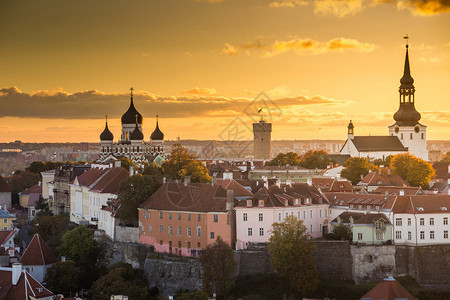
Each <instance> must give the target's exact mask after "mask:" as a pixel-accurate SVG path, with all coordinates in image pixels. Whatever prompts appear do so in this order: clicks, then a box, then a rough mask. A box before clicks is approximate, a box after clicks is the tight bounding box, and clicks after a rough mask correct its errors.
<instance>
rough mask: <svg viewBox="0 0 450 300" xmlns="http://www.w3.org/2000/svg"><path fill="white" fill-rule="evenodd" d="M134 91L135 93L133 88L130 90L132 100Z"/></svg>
mask: <svg viewBox="0 0 450 300" xmlns="http://www.w3.org/2000/svg"><path fill="white" fill-rule="evenodd" d="M133 91H134V89H133V87H131V88H130V95H131V98H133Z"/></svg>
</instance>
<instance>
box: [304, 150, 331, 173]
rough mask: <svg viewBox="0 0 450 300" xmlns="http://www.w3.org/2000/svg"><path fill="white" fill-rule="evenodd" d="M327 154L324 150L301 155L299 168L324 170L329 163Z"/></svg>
mask: <svg viewBox="0 0 450 300" xmlns="http://www.w3.org/2000/svg"><path fill="white" fill-rule="evenodd" d="M325 155H328V153H327V152H326V151H324V150H315V151H313V150H310V151H308V152H306V153H305V154H303V155H302V157H301V159H300V166H302V167H303V168H307V169H326V168H327V167H328V165H329V164H330V162H332V161H331V160H330V159H329V158H328V157H325Z"/></svg>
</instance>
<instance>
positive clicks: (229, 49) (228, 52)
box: [221, 43, 238, 56]
mask: <svg viewBox="0 0 450 300" xmlns="http://www.w3.org/2000/svg"><path fill="white" fill-rule="evenodd" d="M221 52H222V54H226V55H231V56H234V55H238V52H237V50H236V48H234V46H232V45H230V44H228V43H225V45H224V47H223V48H222V50H221Z"/></svg>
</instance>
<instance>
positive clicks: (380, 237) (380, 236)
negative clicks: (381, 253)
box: [377, 232, 384, 241]
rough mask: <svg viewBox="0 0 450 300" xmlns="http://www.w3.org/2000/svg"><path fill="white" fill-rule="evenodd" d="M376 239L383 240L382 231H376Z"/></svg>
mask: <svg viewBox="0 0 450 300" xmlns="http://www.w3.org/2000/svg"><path fill="white" fill-rule="evenodd" d="M377 240H378V241H382V240H384V232H377Z"/></svg>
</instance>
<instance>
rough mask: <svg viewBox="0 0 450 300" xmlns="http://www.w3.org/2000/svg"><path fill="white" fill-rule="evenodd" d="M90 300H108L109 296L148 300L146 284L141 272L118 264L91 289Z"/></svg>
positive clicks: (129, 266)
mask: <svg viewBox="0 0 450 300" xmlns="http://www.w3.org/2000/svg"><path fill="white" fill-rule="evenodd" d="M90 294H91V295H92V298H91V299H94V300H109V299H110V297H111V295H127V296H128V297H129V298H130V299H138V300H139V299H142V300H145V299H148V289H147V284H146V282H145V280H144V274H143V271H142V270H138V269H133V268H132V267H131V265H128V264H124V263H119V264H117V265H116V266H115V267H113V268H112V269H111V270H110V271H109V272H108V273H107V274H106V275H104V276H102V277H100V278H99V279H98V280H97V281H95V282H94V284H93V285H92V287H91V290H90Z"/></svg>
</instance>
